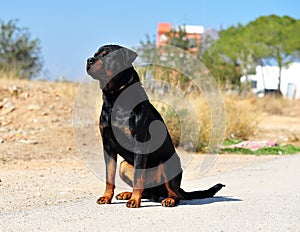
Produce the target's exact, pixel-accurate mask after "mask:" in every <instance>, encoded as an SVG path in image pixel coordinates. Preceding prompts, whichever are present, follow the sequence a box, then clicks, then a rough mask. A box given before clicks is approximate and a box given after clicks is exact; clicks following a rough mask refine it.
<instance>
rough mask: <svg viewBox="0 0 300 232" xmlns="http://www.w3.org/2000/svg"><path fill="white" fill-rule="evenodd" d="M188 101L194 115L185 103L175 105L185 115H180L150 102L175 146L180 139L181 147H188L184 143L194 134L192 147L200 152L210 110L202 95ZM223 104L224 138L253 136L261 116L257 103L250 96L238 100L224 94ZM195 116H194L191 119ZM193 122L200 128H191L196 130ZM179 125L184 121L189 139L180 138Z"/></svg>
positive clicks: (206, 136) (206, 141)
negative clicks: (158, 112)
mask: <svg viewBox="0 0 300 232" xmlns="http://www.w3.org/2000/svg"><path fill="white" fill-rule="evenodd" d="M190 102H191V105H189V108H190V107H191V106H192V110H193V111H194V112H195V114H189V112H191V110H188V109H187V105H181V106H180V107H178V106H177V107H178V108H179V109H180V111H181V112H184V111H185V112H186V114H182V113H181V112H180V111H179V113H178V112H175V111H174V109H172V108H171V107H170V106H167V105H163V104H162V103H155V104H154V105H155V106H156V107H157V108H158V110H159V111H160V113H161V114H162V116H163V118H164V120H165V122H166V124H167V127H168V129H169V131H170V134H171V137H172V139H173V142H174V144H175V145H178V144H179V142H180V145H181V146H184V147H189V145H188V143H190V140H191V138H192V137H193V136H194V135H197V134H198V136H199V140H198V145H197V147H196V148H193V149H195V150H196V151H198V152H199V151H200V152H204V151H206V149H207V146H208V144H209V142H210V140H211V139H212V138H211V133H212V115H211V109H210V107H209V105H208V103H207V101H206V100H205V98H204V97H202V96H201V95H199V96H198V97H195V96H193V98H192V99H190ZM177 104H178V102H177ZM224 104H225V110H226V122H225V123H226V131H225V136H224V139H230V138H231V139H232V138H235V139H247V138H248V137H250V136H251V135H253V133H254V132H255V130H256V128H257V125H258V123H259V120H260V118H261V117H262V112H261V110H259V106H258V105H256V104H253V102H252V101H251V99H239V98H238V97H236V96H234V95H232V96H225V97H224ZM195 115H196V117H197V118H195ZM180 119H181V121H180ZM197 121H198V123H199V125H200V128H198V129H199V131H195V130H197V127H195V125H196V124H197ZM180 123H181V124H180ZM187 123H189V125H185V124H187ZM182 124H184V126H185V128H188V130H189V133H186V134H188V135H191V137H190V138H186V137H181V136H182V133H181V129H182V126H183V125H182ZM220 126H221V125H220Z"/></svg>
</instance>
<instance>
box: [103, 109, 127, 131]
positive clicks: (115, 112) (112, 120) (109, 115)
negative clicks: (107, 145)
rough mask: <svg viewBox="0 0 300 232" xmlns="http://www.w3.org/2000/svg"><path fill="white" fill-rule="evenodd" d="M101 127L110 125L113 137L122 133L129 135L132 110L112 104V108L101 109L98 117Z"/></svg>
mask: <svg viewBox="0 0 300 232" xmlns="http://www.w3.org/2000/svg"><path fill="white" fill-rule="evenodd" d="M100 124H101V127H102V128H105V127H107V126H108V127H110V128H111V129H112V130H113V132H114V133H113V134H114V135H115V137H119V136H118V135H119V134H120V133H122V134H123V135H126V136H131V129H130V128H132V126H133V118H132V111H131V110H130V111H129V110H124V108H122V107H120V106H114V107H113V109H111V108H109V109H106V108H104V109H102V114H101V118H100Z"/></svg>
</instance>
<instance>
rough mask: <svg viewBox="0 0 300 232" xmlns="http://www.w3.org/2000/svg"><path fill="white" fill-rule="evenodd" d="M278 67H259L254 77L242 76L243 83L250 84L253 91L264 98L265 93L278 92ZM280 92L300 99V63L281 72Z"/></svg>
mask: <svg viewBox="0 0 300 232" xmlns="http://www.w3.org/2000/svg"><path fill="white" fill-rule="evenodd" d="M278 74H279V68H278V66H260V65H259V66H257V67H256V73H255V74H254V75H248V76H242V77H241V82H247V81H248V82H250V83H251V89H252V91H253V92H254V93H255V94H257V95H258V96H263V95H264V93H265V91H270V90H271V91H272V90H277V86H278ZM280 90H281V93H282V94H283V96H284V97H287V98H290V99H300V63H297V62H295V63H292V64H290V65H289V66H288V67H287V68H283V69H282V71H281V83H280Z"/></svg>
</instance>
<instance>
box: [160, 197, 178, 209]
mask: <svg viewBox="0 0 300 232" xmlns="http://www.w3.org/2000/svg"><path fill="white" fill-rule="evenodd" d="M161 205H162V206H164V207H174V206H175V205H176V202H175V199H173V198H170V197H168V198H166V199H164V200H163V201H162V202H161Z"/></svg>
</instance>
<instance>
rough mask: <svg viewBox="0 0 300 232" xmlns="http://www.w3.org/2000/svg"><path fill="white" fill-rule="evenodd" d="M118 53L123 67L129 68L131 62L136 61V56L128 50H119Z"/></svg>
mask: <svg viewBox="0 0 300 232" xmlns="http://www.w3.org/2000/svg"><path fill="white" fill-rule="evenodd" d="M120 52H121V54H122V59H123V64H124V66H125V67H128V66H131V64H132V63H133V61H134V60H135V59H136V57H137V56H138V54H137V53H136V52H134V51H132V50H130V49H128V48H121V49H120Z"/></svg>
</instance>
